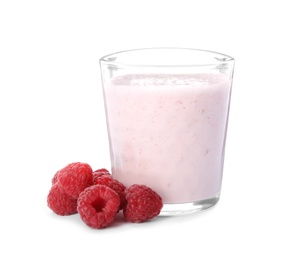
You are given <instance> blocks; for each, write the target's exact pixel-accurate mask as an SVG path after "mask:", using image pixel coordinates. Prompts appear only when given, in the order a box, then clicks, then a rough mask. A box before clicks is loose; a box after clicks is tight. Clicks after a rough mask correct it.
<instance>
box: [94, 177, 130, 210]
mask: <svg viewBox="0 0 301 260" xmlns="http://www.w3.org/2000/svg"><path fill="white" fill-rule="evenodd" d="M94 184H100V185H105V186H108V187H109V188H111V189H112V190H114V191H115V192H116V193H117V194H118V195H119V198H120V206H119V210H121V209H123V207H124V206H125V203H126V200H125V195H124V190H125V186H124V185H123V184H122V183H121V182H119V181H117V180H115V179H113V178H112V177H111V176H108V175H102V176H100V177H98V178H96V179H95V180H94Z"/></svg>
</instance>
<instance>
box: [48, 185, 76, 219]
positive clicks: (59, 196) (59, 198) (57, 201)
mask: <svg viewBox="0 0 301 260" xmlns="http://www.w3.org/2000/svg"><path fill="white" fill-rule="evenodd" d="M47 204H48V207H49V208H50V209H51V210H52V211H53V212H54V213H56V214H58V215H61V216H66V215H71V214H74V213H76V212H77V199H75V198H72V197H70V196H69V195H67V194H65V193H64V192H62V190H61V189H60V187H59V185H58V184H57V183H56V184H54V185H53V186H52V187H51V189H50V191H49V193H48V196H47Z"/></svg>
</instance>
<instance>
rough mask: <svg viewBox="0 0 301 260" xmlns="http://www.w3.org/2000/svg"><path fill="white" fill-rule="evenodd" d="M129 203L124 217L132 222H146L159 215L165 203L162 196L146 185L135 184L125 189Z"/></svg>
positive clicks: (124, 210)
mask: <svg viewBox="0 0 301 260" xmlns="http://www.w3.org/2000/svg"><path fill="white" fill-rule="evenodd" d="M125 198H126V200H127V204H126V205H125V207H124V209H123V215H124V218H125V219H126V220H127V221H130V222H144V221H147V220H150V219H152V218H154V217H156V216H157V215H159V213H160V211H161V209H162V207H163V203H162V199H161V197H160V196H159V195H158V194H157V193H156V192H155V191H153V190H152V189H151V188H149V187H147V186H145V185H139V184H134V185H132V186H130V187H129V188H127V189H126V190H125Z"/></svg>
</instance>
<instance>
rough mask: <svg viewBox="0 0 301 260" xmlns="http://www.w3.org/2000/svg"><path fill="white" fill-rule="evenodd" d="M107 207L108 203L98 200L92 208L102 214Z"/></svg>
mask: <svg viewBox="0 0 301 260" xmlns="http://www.w3.org/2000/svg"><path fill="white" fill-rule="evenodd" d="M105 206H106V201H105V200H103V199H101V198H98V199H97V200H95V201H94V202H93V203H92V207H93V208H94V209H95V210H96V211H97V212H102V210H103V209H104V207H105Z"/></svg>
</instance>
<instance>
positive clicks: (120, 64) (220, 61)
mask: <svg viewBox="0 0 301 260" xmlns="http://www.w3.org/2000/svg"><path fill="white" fill-rule="evenodd" d="M170 50H173V51H179V52H180V51H189V52H198V53H203V54H211V55H212V56H214V55H218V56H220V58H215V61H214V62H208V63H202V62H201V61H200V62H199V63H197V64H181V63H179V64H172V65H171V64H165V65H162V64H147V63H145V64H141V63H139V64H135V63H134V64H132V63H128V62H120V61H115V60H116V57H117V56H119V55H123V54H130V53H137V52H141V53H142V52H144V51H170ZM114 56H115V58H113V57H114ZM99 62H100V63H102V62H105V63H107V64H111V65H114V66H117V67H203V66H216V65H220V64H225V63H231V62H235V59H234V58H233V57H231V56H229V55H226V54H223V53H221V52H216V51H211V50H205V49H197V48H182V47H151V48H137V49H128V50H123V51H118V52H114V53H110V54H107V55H105V56H103V57H101V58H100V59H99Z"/></svg>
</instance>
